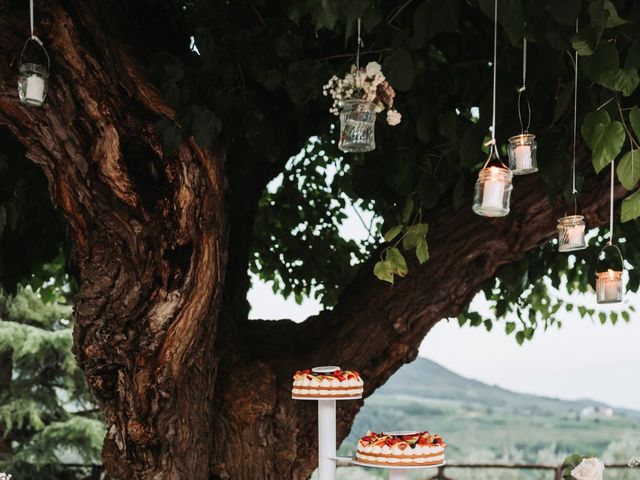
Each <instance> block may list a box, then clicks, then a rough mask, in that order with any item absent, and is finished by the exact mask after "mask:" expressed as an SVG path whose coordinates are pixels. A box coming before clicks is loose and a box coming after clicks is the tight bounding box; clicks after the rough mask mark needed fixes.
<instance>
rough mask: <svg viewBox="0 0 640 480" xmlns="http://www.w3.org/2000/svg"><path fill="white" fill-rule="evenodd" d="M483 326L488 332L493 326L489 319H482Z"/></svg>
mask: <svg viewBox="0 0 640 480" xmlns="http://www.w3.org/2000/svg"><path fill="white" fill-rule="evenodd" d="M484 328H486V329H487V332H490V331H491V329H492V328H493V322H492V321H491V320H489V319H487V320H485V321H484Z"/></svg>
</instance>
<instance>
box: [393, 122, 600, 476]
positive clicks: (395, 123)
mask: <svg viewBox="0 0 640 480" xmlns="http://www.w3.org/2000/svg"><path fill="white" fill-rule="evenodd" d="M401 120H402V114H401V113H400V112H398V111H397V110H388V111H387V123H388V124H389V125H391V126H394V125H398V124H399V123H400V121H401ZM577 480H581V479H577ZM585 480H589V479H585Z"/></svg>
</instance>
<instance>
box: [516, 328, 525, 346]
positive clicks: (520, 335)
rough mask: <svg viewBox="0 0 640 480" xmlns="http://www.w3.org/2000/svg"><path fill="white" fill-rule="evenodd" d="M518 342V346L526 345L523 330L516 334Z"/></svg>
mask: <svg viewBox="0 0 640 480" xmlns="http://www.w3.org/2000/svg"><path fill="white" fill-rule="evenodd" d="M516 342H518V345H522V344H523V343H524V332H523V331H522V330H520V331H519V332H518V333H516Z"/></svg>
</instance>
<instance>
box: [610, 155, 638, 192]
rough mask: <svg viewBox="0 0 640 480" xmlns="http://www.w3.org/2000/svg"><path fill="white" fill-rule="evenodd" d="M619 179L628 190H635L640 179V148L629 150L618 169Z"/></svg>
mask: <svg viewBox="0 0 640 480" xmlns="http://www.w3.org/2000/svg"><path fill="white" fill-rule="evenodd" d="M616 173H617V174H618V180H620V183H621V184H622V186H623V187H624V188H626V189H627V190H633V189H634V188H635V186H636V185H637V184H638V180H640V150H630V151H629V152H627V153H626V154H625V155H624V156H623V157H622V159H621V160H620V163H619V164H618V168H617V169H616Z"/></svg>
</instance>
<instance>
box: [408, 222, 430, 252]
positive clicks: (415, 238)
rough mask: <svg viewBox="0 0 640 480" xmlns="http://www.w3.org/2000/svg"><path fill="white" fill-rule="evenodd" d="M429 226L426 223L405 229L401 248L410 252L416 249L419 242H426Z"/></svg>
mask: <svg viewBox="0 0 640 480" xmlns="http://www.w3.org/2000/svg"><path fill="white" fill-rule="evenodd" d="M428 231H429V225H428V224H426V223H417V224H415V225H411V226H410V227H408V228H407V231H406V232H405V235H404V237H403V238H402V248H404V249H405V250H410V249H412V248H416V247H417V246H418V243H419V242H420V241H426V237H427V232H428Z"/></svg>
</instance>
